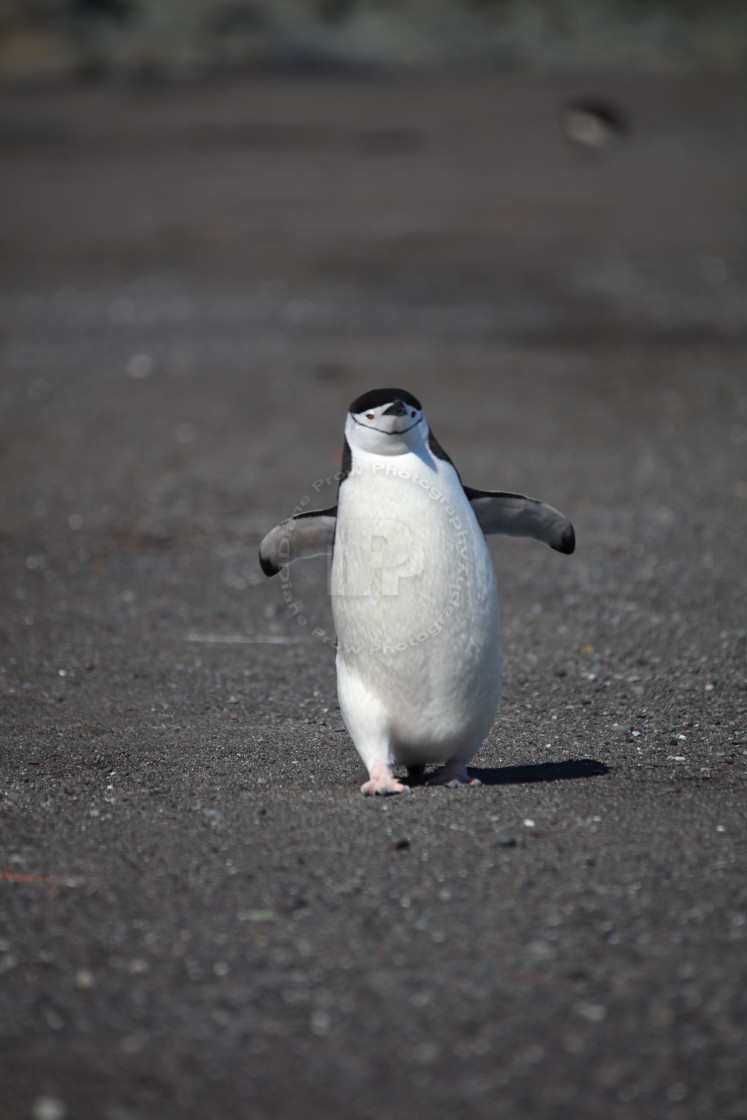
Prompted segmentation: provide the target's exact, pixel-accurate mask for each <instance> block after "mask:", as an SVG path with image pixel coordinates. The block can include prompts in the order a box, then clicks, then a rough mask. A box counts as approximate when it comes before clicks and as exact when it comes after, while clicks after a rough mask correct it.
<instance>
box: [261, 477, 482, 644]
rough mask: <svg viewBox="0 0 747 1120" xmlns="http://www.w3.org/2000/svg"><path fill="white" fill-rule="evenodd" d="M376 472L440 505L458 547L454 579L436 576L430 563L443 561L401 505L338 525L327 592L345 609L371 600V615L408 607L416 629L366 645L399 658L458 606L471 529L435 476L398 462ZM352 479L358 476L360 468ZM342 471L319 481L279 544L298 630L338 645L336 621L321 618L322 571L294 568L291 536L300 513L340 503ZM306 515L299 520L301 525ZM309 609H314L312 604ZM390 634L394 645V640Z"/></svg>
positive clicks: (435, 631) (302, 565) (285, 592)
mask: <svg viewBox="0 0 747 1120" xmlns="http://www.w3.org/2000/svg"><path fill="white" fill-rule="evenodd" d="M372 469H373V471H374V472H375V473H377V474H382V475H384V476H385V477H386V476H389V477H393V478H396V479H398V480H403V481H406V482H409V483H411V484H412V485H413V486H414V487H417V488H418V490H419V492H420V493H422V494H425V495H426V496H427V498H428V499H429V500H430V501H433V502H436V503H438V505H439V507H440V509H441V511H442V512H443V520H444V523H445V524H446V525H447V526H448V529H449V536H450V539H451V541H452V547H453V550H454V563H452V564H450V566H449V570H448V578H447V579H446V580H444V579H443V576H441V577H440V578H435V579H434V576H435V571H434V569H433V568H432V567H430V568H429V566H432V565H434V564H435V563H438V562H439V560H438V557H436V556H433V555H428V553H427V550H426V548H425V545H424V543H423V540H422V535H419V534H418V533H416V532H415V531H414V529H413V526H412V524H411V523H410V522H409V521H408V520H407V519H406V518H404V517H403V516H402V515H400V516H398V513H397V509H396V506H394V505H393V507H392V510H391V513H390V512H389V511H388V510H387V512H386V515H385V516H366V515H365V510H363V509H362V510H361V512H360V514H359V513H358V512H355V513H353V514H352V515H350V514H349V513H348V511H346V514H345V517H344V518H340V519H338V521H337V525H336V529H335V539H334V549H333V550H332V551H330V552H329V553H328V554H327V556H326V588H325V589H326V594H327V596H328V601H329V604H330V605H331V606H332V611H333V613H334V611H335V609H340V610H344V602H343V601H344V600H346V599H351V600H352V599H355V600H359V601H363V602H365V601H367V600H368V601H370V603H371V608H372V612H373V611H375V610H376V607H377V604H378V603H381V604H382V605H387V606H390V607H391V606H392V605H394V604H396V603H397V602H398V601H399V602H401V603H402V605H403V607H404V606H407V607H408V608H409V614H410V616H411V625H410V626H409V627H408V626H406V627H405V629H406V631H407V632H406V633H404V634H403V632H402V628H401V627H400V626H398V627H397V634H396V640H395V639H394V637H393V636H392V635H387V634H386V633H383V634H381V635H380V640H378V641H376V642H373V643H371V645H370V646H369V647H367V648H369V649H370V651H372V652H377V651H381V652H382V653H389V652H391V653H393V652H396V651H398V650H404V649H407V648H409V647H411V646H415V645H420V644H422V643H423V642H426V641H428V640H429V639H432V638H434V637H436V636H437V635H439V634H441V633H442V632H443V631H444V628H445V626H446V624H447V622H448V620H449V618H450V617H451V616H452V615H453V613H454V611H455V610H456V609H457V608H458V606H459V601H460V594H461V589H462V587H463V585H464V582H465V579H466V576H467V565H468V551H467V532H466V526H465V525H464V524H463V521H462V516H463V515H460V513H459V512H458V511H457V510H456V509H455V507H454V505H453V504H452V502H451V501H450V500H449V498H448V496H447V495H446V494H445V493H444V492H443V491H442V490H441V488H440V487H439V486H438V485H436V484H434V483H433V482H432V481H431V480H430V479H429V478H427V477H424V476H423V475H419V474H416V473H413V472H412V471H409V470H407V469H406V468H403V467H399V466H398V465H397V464H396V463H382V464H375V465H374V466H373V468H372ZM350 474H351V475H352V476H354V475H355V469H353V470H351V472H350ZM341 478H342V474H341V472H339V471H336V472H335V473H334V474H331V475H328V476H327V477H325V478H318V479H315V480H314V482H313V483H312V485H311V487H310V490H309V492H308V493H307V494H305V495H304V496H303V497H302V498H301V499H300V501H299V502H298V504H297V505H296V507H295V508H294V509H293V511H292V513H291V518H290V520H288V522H287V524H286V526H285V530H286V531H285V535H284V537H283V539H282V541H281V544H280V549H279V558H280V561H281V564H282V566H281V568H280V573H279V578H280V585H281V593H282V596H283V600H284V602H285V604H286V608H287V610H288V612H289V614H290V615H291V616H292V617H293V618H294V619H295V621H296V622H297V623H298V625H299V626H301V627H303V628H304V629H306V630H307V632H309V633H311V634H312V635H313V636H314V637H315V638H317V639H319V640H320V641H321V642H323V643H325V644H329V645H331V646H334V647H337V646H338V645H339V640H338V636H337V635H336V634H335V632H334V628H333V626H332V624H331V620H330V622H329V623H325V622H324V621H323V620H321V619H320V618H319V617H317V618H315V617H313V616H314V615H315V614H316V615H320V614H321V610H320V607H319V605H318V601H319V595H320V588H319V568H318V566H317V565H315V564H310V563H309V562H308V561H305V562H304V561H300V562H297V563H294V564H291V563H290V558H291V556H292V554H293V542H292V538H293V533H294V532H295V531H298V530H299V527H300V526H302V525H303V518H301V515H303V514H307V513H310V512H311V511H312V510H315V509H325V508H328V507H331V506H333V505H335V503H336V500H337V488H338V486H339V483H340V481H341ZM299 518H301V519H300V520H298V519H299ZM309 604H316V605H315V606H314V605H312V606H309ZM390 637H391V639H392V640H391V642H390V641H389V638H390Z"/></svg>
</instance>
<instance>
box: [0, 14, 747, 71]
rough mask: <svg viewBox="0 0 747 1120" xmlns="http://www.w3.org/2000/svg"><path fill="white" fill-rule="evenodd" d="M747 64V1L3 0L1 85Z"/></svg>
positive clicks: (0, 57)
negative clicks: (286, 73)
mask: <svg viewBox="0 0 747 1120" xmlns="http://www.w3.org/2000/svg"><path fill="white" fill-rule="evenodd" d="M745 61H747V13H746V12H745V6H744V4H742V3H740V0H398V2H392V0H181V2H175V0H148V2H146V0H3V2H2V4H1V5H0V78H1V79H3V80H5V81H9V80H10V81H14V80H27V79H36V80H40V79H41V80H59V79H66V78H73V77H87V78H96V77H102V76H106V75H117V76H120V77H121V76H132V75H138V76H141V77H151V78H155V77H195V76H200V75H205V74H217V73H222V72H225V71H226V70H228V71H232V72H236V71H241V70H245V69H247V68H252V67H256V66H266V65H268V64H269V65H278V64H281V65H283V64H284V65H288V64H290V65H306V66H310V67H313V66H329V65H337V66H355V65H369V66H370V65H384V66H386V65H401V64H405V65H410V64H423V63H431V64H432V63H445V62H446V63H475V62H482V63H490V64H497V65H501V66H517V65H530V66H541V67H563V68H567V67H569V66H575V67H589V66H591V67H593V68H595V69H597V68H606V67H608V66H619V65H623V66H630V65H633V66H634V67H635V68H636V69H638V70H640V69H645V70H657V69H671V68H683V67H684V68H691V67H702V66H709V67H715V68H717V69H727V70H735V69H738V68H740V67H742V66H744V64H745Z"/></svg>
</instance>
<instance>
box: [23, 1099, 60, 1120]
mask: <svg viewBox="0 0 747 1120" xmlns="http://www.w3.org/2000/svg"><path fill="white" fill-rule="evenodd" d="M31 1115H32V1117H33V1120H64V1117H65V1116H66V1115H67V1109H66V1108H65V1105H64V1104H63V1103H62V1101H61V1100H58V1098H57V1097H37V1098H36V1100H35V1101H34V1103H33V1105H32V1108H31Z"/></svg>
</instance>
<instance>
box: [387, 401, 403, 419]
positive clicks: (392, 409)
mask: <svg viewBox="0 0 747 1120" xmlns="http://www.w3.org/2000/svg"><path fill="white" fill-rule="evenodd" d="M406 412H407V406H406V405H404V404H403V403H402V401H394V402H393V403H392V404H390V405H389V408H385V409H384V411H383V413H382V416H404V415H405V413H406Z"/></svg>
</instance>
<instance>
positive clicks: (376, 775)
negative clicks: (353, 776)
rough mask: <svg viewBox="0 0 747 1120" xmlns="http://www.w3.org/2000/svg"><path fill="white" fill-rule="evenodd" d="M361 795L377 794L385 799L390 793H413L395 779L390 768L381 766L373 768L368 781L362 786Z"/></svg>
mask: <svg viewBox="0 0 747 1120" xmlns="http://www.w3.org/2000/svg"><path fill="white" fill-rule="evenodd" d="M361 793H362V794H363V795H364V797H370V796H371V795H372V794H377V793H378V794H380V795H381V796H382V797H385V796H386V795H387V794H390V793H412V790H411V789H410V787H409V786H406V785H404V783H403V782H400V781H399V779H398V778H395V776H394V774H393V773H392V771H391V768H390V767H389V766H386V765H381V766H373V767H372V768H371V770H370V773H369V779H368V781H367V782H364V783H363V785H362V786H361Z"/></svg>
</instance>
